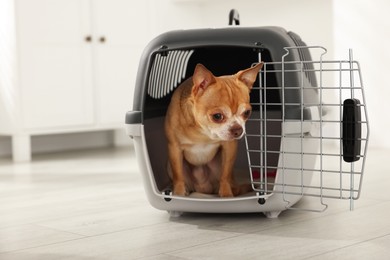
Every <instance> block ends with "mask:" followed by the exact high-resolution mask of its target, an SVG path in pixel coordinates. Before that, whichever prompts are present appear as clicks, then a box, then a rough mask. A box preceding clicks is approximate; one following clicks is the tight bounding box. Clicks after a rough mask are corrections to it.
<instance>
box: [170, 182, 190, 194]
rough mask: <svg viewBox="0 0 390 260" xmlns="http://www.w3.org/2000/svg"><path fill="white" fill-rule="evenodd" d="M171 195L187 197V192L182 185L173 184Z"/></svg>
mask: <svg viewBox="0 0 390 260" xmlns="http://www.w3.org/2000/svg"><path fill="white" fill-rule="evenodd" d="M173 195H176V196H187V195H188V192H187V189H186V185H185V184H184V183H175V184H174V185H173Z"/></svg>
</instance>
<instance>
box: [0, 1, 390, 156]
mask: <svg viewBox="0 0 390 260" xmlns="http://www.w3.org/2000/svg"><path fill="white" fill-rule="evenodd" d="M232 8H235V9H237V10H238V11H239V14H240V21H241V26H270V25H272V26H281V27H284V28H285V29H286V30H289V31H293V32H295V33H297V34H298V35H300V36H301V38H302V39H303V40H304V41H305V42H306V43H307V44H308V45H321V46H324V47H326V48H327V49H328V54H327V56H326V57H325V59H329V60H334V59H335V60H338V59H348V49H349V48H352V49H353V51H354V59H356V60H357V61H359V62H360V65H361V69H362V75H363V85H364V87H365V92H366V102H367V107H368V113H369V120H370V123H371V141H370V147H378V148H385V149H390V140H389V139H387V138H384V137H385V136H386V135H385V134H386V132H387V131H388V129H389V128H390V123H389V120H388V115H387V112H388V111H389V109H388V108H387V107H386V105H385V104H386V103H387V102H386V101H385V100H386V97H387V96H390V88H388V87H387V86H386V76H387V73H388V69H389V68H390V66H389V65H388V63H387V57H388V56H389V55H390V52H389V51H388V50H387V39H388V38H389V32H390V20H389V19H388V17H387V15H388V10H390V2H388V1H385V0H378V1H375V2H372V1H363V0H354V1H352V0H342V1H335V0H334V1H325V0H300V1H288V0H274V1H263V0H242V1H230V0H224V1H222V0H214V1H206V0H143V1H141V0H139V1H134V0H0V57H1V58H0V156H1V157H10V156H13V158H14V161H29V160H30V159H31V154H38V153H47V152H53V151H61V150H69V149H85V148H96V147H105V146H112V145H115V146H121V145H131V140H130V138H128V137H127V136H126V135H125V132H124V130H123V127H124V114H125V112H126V111H128V110H131V109H132V103H133V98H134V97H133V90H134V89H133V88H134V83H135V78H136V72H137V66H138V62H139V59H140V57H141V54H142V50H143V49H144V47H145V45H146V44H147V43H148V42H149V41H150V40H151V39H153V38H154V37H155V36H157V35H158V34H161V33H163V32H165V31H169V30H176V29H190V28H215V27H225V26H227V24H228V13H229V11H230V9H232Z"/></svg>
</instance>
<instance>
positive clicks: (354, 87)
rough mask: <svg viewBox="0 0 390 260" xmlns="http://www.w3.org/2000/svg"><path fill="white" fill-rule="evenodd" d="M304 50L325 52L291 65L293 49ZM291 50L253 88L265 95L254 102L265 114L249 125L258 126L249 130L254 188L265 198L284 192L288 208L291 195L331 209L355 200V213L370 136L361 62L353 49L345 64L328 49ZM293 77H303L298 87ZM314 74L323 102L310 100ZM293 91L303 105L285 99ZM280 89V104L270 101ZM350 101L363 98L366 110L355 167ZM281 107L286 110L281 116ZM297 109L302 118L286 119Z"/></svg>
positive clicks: (266, 69)
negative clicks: (348, 149)
mask: <svg viewBox="0 0 390 260" xmlns="http://www.w3.org/2000/svg"><path fill="white" fill-rule="evenodd" d="M299 48H315V49H320V50H322V53H321V54H320V57H319V60H317V61H285V58H286V57H287V56H288V55H289V54H290V51H292V49H299ZM285 50H286V54H285V55H284V56H283V59H282V61H281V62H268V63H265V65H264V67H263V70H262V71H261V72H260V75H259V79H260V80H259V87H257V88H254V89H253V90H252V91H259V96H260V100H259V102H254V103H252V106H259V112H258V113H253V116H252V117H251V119H249V121H248V124H258V128H255V131H252V132H251V131H250V130H249V131H248V130H247V134H246V136H245V141H246V147H247V152H248V162H249V169H250V177H251V182H252V188H253V190H254V191H257V192H258V194H259V195H260V196H261V195H265V196H269V195H272V194H273V193H281V194H283V198H284V200H285V202H286V203H287V204H289V199H288V196H285V195H297V196H313V197H318V198H320V201H321V204H322V205H324V206H325V208H326V207H327V206H326V204H325V203H324V202H323V198H337V199H349V200H350V201H351V209H352V208H353V200H356V199H358V198H359V196H360V191H361V184H362V179H363V171H364V166H365V159H366V152H367V142H368V137H369V125H368V119H367V110H366V102H365V96H364V91H363V85H362V78H361V72H360V66H359V63H358V62H357V61H354V60H353V57H352V51H351V50H350V53H349V60H340V61H325V60H323V56H324V54H325V53H326V49H324V48H322V47H289V48H285ZM259 60H261V56H260V57H259ZM289 65H295V66H289ZM308 65H312V66H308ZM276 68H278V69H276ZM288 73H298V74H299V77H300V81H299V82H300V83H299V85H298V86H292V85H290V84H289V82H285V78H286V75H287V74H288ZM313 73H314V74H315V76H316V78H317V80H318V81H319V83H318V87H314V88H315V89H316V94H317V100H316V101H314V102H313V99H311V100H310V101H305V100H307V98H306V97H305V96H304V95H305V93H306V90H309V91H313V86H312V84H311V83H310V82H312V81H313V80H312V77H313ZM271 74H274V75H276V74H279V76H280V78H281V79H282V82H281V83H282V84H281V86H271V85H269V86H267V82H268V81H267V76H270V75H271ZM305 78H306V79H307V80H305ZM309 78H311V79H310V80H309ZM288 89H296V90H299V92H300V95H301V96H300V102H286V101H285V99H286V96H285V92H287V91H286V90H288ZM275 90H277V91H279V93H280V99H281V100H280V102H267V96H268V95H267V93H268V92H269V91H275ZM349 98H357V99H359V100H360V104H359V105H358V106H359V108H360V110H361V121H359V122H357V123H359V124H360V125H361V137H360V138H358V140H359V141H360V142H361V149H360V153H359V154H358V155H357V157H358V161H356V162H352V163H347V162H345V161H344V160H343V136H342V132H343V131H342V127H343V101H344V100H345V99H349ZM275 107H279V108H280V111H279V113H278V112H277V111H275V109H274V108H275ZM292 107H296V108H299V110H300V116H299V118H298V119H289V118H288V117H286V109H289V108H292ZM307 111H309V114H310V116H307ZM253 143H257V146H256V145H255V146H253ZM272 158H273V159H272ZM325 208H324V209H325Z"/></svg>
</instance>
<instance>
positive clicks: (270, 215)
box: [263, 211, 281, 218]
mask: <svg viewBox="0 0 390 260" xmlns="http://www.w3.org/2000/svg"><path fill="white" fill-rule="evenodd" d="M280 213H281V211H267V212H263V214H264V215H265V216H266V217H267V218H278V216H279V214H280Z"/></svg>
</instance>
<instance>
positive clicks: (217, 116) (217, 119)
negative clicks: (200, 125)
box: [211, 113, 225, 123]
mask: <svg viewBox="0 0 390 260" xmlns="http://www.w3.org/2000/svg"><path fill="white" fill-rule="evenodd" d="M211 118H212V119H213V121H214V122H215V123H221V122H222V121H223V120H224V119H225V117H224V116H223V114H221V113H215V114H212V115H211Z"/></svg>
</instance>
